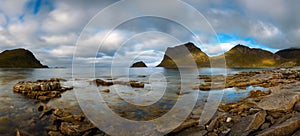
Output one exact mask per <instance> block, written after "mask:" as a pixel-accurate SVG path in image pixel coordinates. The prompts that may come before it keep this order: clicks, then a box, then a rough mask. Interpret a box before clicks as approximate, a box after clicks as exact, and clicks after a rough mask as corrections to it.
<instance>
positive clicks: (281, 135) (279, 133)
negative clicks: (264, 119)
mask: <svg viewBox="0 0 300 136" xmlns="http://www.w3.org/2000/svg"><path fill="white" fill-rule="evenodd" d="M299 129H300V114H299V113H298V114H295V116H294V117H292V118H290V119H288V120H287V121H285V122H283V123H281V124H279V125H275V126H272V127H270V128H268V129H265V130H263V131H262V132H260V133H259V134H258V135H257V136H287V135H292V134H293V133H294V132H295V131H297V130H299Z"/></svg>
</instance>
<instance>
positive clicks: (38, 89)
mask: <svg viewBox="0 0 300 136" xmlns="http://www.w3.org/2000/svg"><path fill="white" fill-rule="evenodd" d="M61 80H63V79H58V78H52V79H50V80H37V81H35V82H31V81H20V82H18V83H17V84H15V85H14V87H13V91H14V92H16V93H20V94H22V95H24V96H26V97H29V98H31V99H37V100H40V101H43V102H47V101H49V100H51V99H53V98H59V97H61V94H62V93H63V92H65V91H67V90H71V89H73V88H72V87H63V86H62V85H61V84H60V81H61Z"/></svg>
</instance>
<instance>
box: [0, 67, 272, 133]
mask: <svg viewBox="0 0 300 136" xmlns="http://www.w3.org/2000/svg"><path fill="white" fill-rule="evenodd" d="M254 70H261V69H223V68H200V69H193V70H189V69H185V70H178V69H164V68H156V67H155V68H76V69H73V68H49V69H0V135H15V134H16V131H17V130H20V131H21V132H22V131H24V133H29V134H30V135H47V132H46V129H45V127H46V126H48V125H49V121H46V120H40V119H39V116H40V115H41V112H39V111H38V110H37V106H38V104H39V103H37V101H36V100H33V99H29V98H26V97H24V96H22V95H20V94H17V93H14V92H13V86H14V84H16V83H18V82H19V81H36V80H39V79H50V78H63V79H66V80H67V81H64V82H61V84H62V85H63V86H73V87H74V89H73V90H70V91H67V92H65V93H63V94H62V97H61V98H57V99H53V100H51V101H49V102H48V103H45V104H46V105H47V106H49V107H53V108H62V109H65V110H67V111H68V112H71V113H74V114H84V115H86V116H87V117H88V118H89V119H90V120H92V122H93V123H96V124H95V125H96V126H97V127H100V129H102V128H101V127H104V126H101V124H103V122H101V121H100V122H101V123H99V121H98V120H97V119H98V118H99V116H100V115H101V118H100V120H101V119H102V120H108V118H118V119H124V120H125V121H135V122H145V121H149V120H155V119H157V120H159V119H160V117H162V116H164V115H169V111H173V110H174V109H175V108H176V112H184V113H185V112H187V114H189V113H190V112H191V110H193V109H195V108H199V107H200V108H201V109H202V110H204V109H205V108H207V107H209V106H213V105H211V104H210V105H208V104H207V103H209V102H210V101H213V100H215V101H214V103H217V104H220V103H221V104H224V103H230V102H235V101H238V100H240V99H242V98H245V97H246V96H247V95H248V93H249V91H251V90H267V88H262V87H253V86H249V87H247V88H246V89H245V88H243V89H240V88H227V89H222V90H211V91H201V90H198V89H195V86H197V85H199V84H201V83H203V81H202V80H201V79H198V78H197V77H198V75H221V74H222V75H229V74H236V73H239V72H244V71H254ZM95 79H102V80H105V81H122V82H128V81H136V82H140V83H144V84H145V86H144V88H133V87H131V86H128V85H124V84H115V85H113V86H107V87H103V86H97V85H95V84H94V82H93V80H95ZM105 89H109V90H110V92H109V93H107V92H103V91H102V90H105ZM180 92H181V93H180ZM207 105H208V106H207ZM174 107H175V108H174ZM176 112H174V113H176ZM187 114H186V115H187ZM107 115H109V116H107ZM95 116H97V118H95ZM180 117H186V116H180ZM110 120H111V121H110V123H109V125H114V123H115V122H116V121H118V120H114V119H110ZM97 123H98V124H97ZM104 129H105V128H104Z"/></svg>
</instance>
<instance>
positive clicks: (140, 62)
mask: <svg viewBox="0 0 300 136" xmlns="http://www.w3.org/2000/svg"><path fill="white" fill-rule="evenodd" d="M138 67H140V68H141V67H147V65H146V64H145V63H144V62H143V61H139V62H135V63H133V64H132V65H131V68H138Z"/></svg>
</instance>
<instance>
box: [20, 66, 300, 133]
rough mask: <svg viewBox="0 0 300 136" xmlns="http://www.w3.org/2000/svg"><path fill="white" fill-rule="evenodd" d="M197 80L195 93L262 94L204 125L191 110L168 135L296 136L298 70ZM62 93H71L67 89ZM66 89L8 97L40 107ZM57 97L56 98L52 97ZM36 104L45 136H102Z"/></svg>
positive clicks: (26, 88)
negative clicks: (22, 98) (240, 90)
mask: <svg viewBox="0 0 300 136" xmlns="http://www.w3.org/2000/svg"><path fill="white" fill-rule="evenodd" d="M199 79H200V80H204V83H203V84H200V85H199V86H197V87H195V88H199V89H200V90H201V91H208V90H214V89H222V88H231V87H238V88H245V87H247V86H260V87H265V88H268V91H261V90H252V91H251V92H250V93H249V95H248V97H247V98H244V99H242V100H240V101H238V102H235V103H228V104H224V105H219V107H218V110H217V112H216V113H215V114H214V117H213V118H212V119H211V120H210V121H208V122H207V123H206V124H201V125H200V124H199V118H200V115H201V113H202V110H201V109H199V108H198V107H195V108H194V110H193V111H192V113H191V114H190V116H189V117H188V118H187V119H186V121H185V122H184V123H182V124H181V125H180V126H179V127H178V128H176V129H175V130H173V131H172V132H171V133H169V134H168V135H179V136H180V135H182V136H185V135H197V136H199V135H200V136H201V135H205V136H218V135H224V136H225V135H228V136H237V135H239V136H240V135H244V136H248V135H249V136H251V135H260V136H273V135H291V136H296V135H299V134H300V89H299V88H300V69H299V68H291V69H275V70H259V71H251V72H241V73H238V74H234V75H228V76H221V75H215V76H199ZM225 79H226V80H225ZM93 83H96V85H99V86H110V85H113V84H121V85H129V86H132V87H138V88H139V87H141V88H143V87H144V84H143V83H140V82H137V81H131V82H128V83H127V82H126V83H125V82H110V81H104V80H101V79H97V80H95V81H93ZM222 83H223V84H222ZM46 84H47V85H48V86H49V87H48V89H45V87H44V86H47V85H46ZM32 86H34V87H32ZM36 86H39V87H36ZM46 88H47V87H46ZM68 89H71V88H69V87H68ZM68 89H66V88H65V87H62V86H61V85H60V81H59V79H50V80H39V81H36V82H19V83H17V84H16V85H15V86H14V92H17V93H20V94H22V95H24V96H27V97H29V98H32V99H37V100H39V101H41V102H45V101H43V100H42V99H41V96H45V97H49V98H48V99H46V100H47V101H49V100H51V99H53V98H56V97H57V96H61V93H63V92H64V91H66V90H68ZM54 91H55V93H54ZM37 92H38V93H37ZM45 92H47V93H45ZM58 93H59V95H53V94H58ZM108 93H109V91H108ZM182 95H184V94H182ZM52 96H53V97H52ZM47 101H46V102H47ZM37 105H38V106H37V109H38V110H39V111H40V113H41V115H40V118H39V119H40V120H42V121H48V122H50V125H49V126H47V127H46V129H47V134H48V135H50V136H60V135H106V134H105V133H104V132H102V131H101V130H99V129H98V128H96V127H95V126H94V125H93V124H92V123H91V122H90V121H89V120H88V119H87V118H86V117H85V116H84V114H72V113H70V112H68V111H66V110H64V109H60V108H55V107H48V106H47V105H45V104H43V103H40V102H38V104H37ZM16 134H17V135H18V134H19V135H22V131H19V130H17V131H16ZM23 135H24V133H23Z"/></svg>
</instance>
